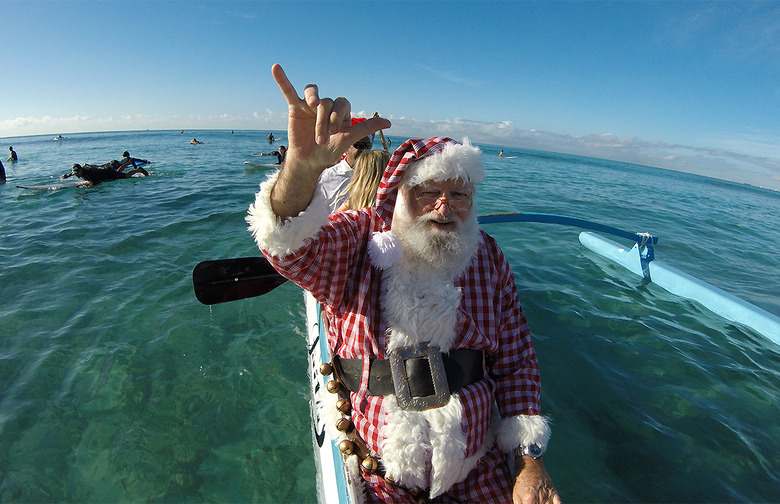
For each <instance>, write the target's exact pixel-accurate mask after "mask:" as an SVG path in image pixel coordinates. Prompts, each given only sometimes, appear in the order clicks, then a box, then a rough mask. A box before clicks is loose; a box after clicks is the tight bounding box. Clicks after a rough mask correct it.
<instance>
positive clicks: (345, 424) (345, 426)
mask: <svg viewBox="0 0 780 504" xmlns="http://www.w3.org/2000/svg"><path fill="white" fill-rule="evenodd" d="M336 428H337V429H338V430H340V431H341V432H352V421H351V420H350V419H349V418H339V420H338V421H337V422H336Z"/></svg>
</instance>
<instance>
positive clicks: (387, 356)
mask: <svg viewBox="0 0 780 504" xmlns="http://www.w3.org/2000/svg"><path fill="white" fill-rule="evenodd" d="M272 72H273V76H274V78H275V80H276V82H277V84H278V85H279V87H280V89H281V90H282V93H283V94H284V96H285V98H286V100H287V103H288V106H289V108H288V110H289V117H288V138H289V144H288V150H287V159H286V161H285V164H284V165H283V166H282V168H281V169H280V170H279V171H278V172H276V173H274V174H272V175H270V176H269V177H268V179H267V180H266V181H265V182H263V183H262V184H261V186H260V191H259V192H258V193H257V195H256V198H255V202H254V203H253V204H252V205H251V206H250V208H249V211H248V215H247V222H248V223H249V225H250V227H249V229H250V231H251V232H252V234H253V235H254V238H255V240H256V241H257V243H258V245H259V247H260V249H261V250H262V252H263V254H264V255H265V257H266V258H267V259H268V261H269V262H270V263H271V264H272V265H273V266H274V268H275V269H276V270H277V271H279V273H281V274H282V275H283V276H284V277H286V278H288V279H290V280H292V281H293V282H295V283H297V284H298V285H299V286H301V287H302V288H304V289H306V290H308V291H309V292H311V293H312V295H313V296H314V297H315V298H316V299H317V300H318V301H320V302H321V303H323V304H325V305H326V309H327V311H328V320H329V321H330V325H329V329H328V346H329V348H330V350H331V354H332V355H334V356H335V357H334V360H333V363H332V364H333V367H334V368H335V369H336V372H335V373H334V374H333V376H334V377H335V381H336V383H337V384H338V387H335V390H334V391H335V392H336V393H334V394H325V395H326V396H329V397H330V398H331V399H330V402H332V406H331V407H330V408H329V409H330V411H332V414H333V416H332V418H331V420H330V421H329V422H328V425H329V429H330V430H331V431H333V433H334V436H335V437H336V439H340V440H341V443H340V447H343V448H342V449H343V453H344V454H345V460H346V465H347V467H348V468H350V472H351V473H352V477H351V478H350V480H351V481H352V482H353V483H354V484H355V485H357V487H356V489H355V490H356V491H355V492H354V494H355V495H356V496H357V498H360V499H361V500H363V499H364V500H365V501H367V502H393V503H407V504H412V503H416V502H429V501H431V502H491V503H493V502H502V503H509V502H514V503H515V504H520V503H523V504H531V503H545V504H560V502H561V499H560V497H559V495H558V492H557V491H556V489H555V486H554V485H553V482H552V480H551V479H550V477H549V475H548V473H547V471H546V469H545V467H544V463H543V459H542V454H543V452H544V450H545V449H546V447H547V443H548V441H549V438H550V427H549V425H548V422H547V420H546V419H545V418H544V417H542V416H541V407H540V393H541V388H540V381H539V367H538V362H537V358H536V354H535V351H534V347H533V341H532V339H531V335H530V332H529V329H528V324H527V323H526V319H525V316H524V314H523V310H522V308H521V306H520V304H519V299H518V292H517V287H516V285H515V279H514V276H513V274H512V271H511V269H510V266H509V263H508V261H507V260H506V258H505V256H504V255H503V252H502V251H501V249H500V248H499V247H498V245H497V243H496V241H495V240H494V239H493V238H492V237H490V236H489V235H488V234H487V233H485V232H484V231H482V230H480V229H479V225H478V224H477V219H476V215H477V213H476V211H475V209H474V193H475V190H476V184H478V183H479V182H481V181H482V180H483V178H484V176H485V170H484V167H483V164H482V154H481V151H480V150H479V149H478V148H477V147H475V146H473V145H471V144H470V143H469V142H468V141H467V140H466V141H464V142H463V143H459V142H455V141H454V140H452V139H450V138H445V137H433V138H429V139H414V140H407V141H406V142H404V143H403V144H402V145H401V146H400V147H398V149H397V150H396V151H395V152H394V153H393V156H392V157H391V158H390V162H389V163H388V165H387V168H386V169H385V171H384V174H383V177H382V181H381V182H380V184H379V190H378V191H377V201H376V205H375V206H373V207H368V208H362V209H359V210H350V211H346V212H338V213H335V214H331V215H329V212H328V211H327V209H326V207H325V205H324V204H320V203H318V201H320V200H317V199H314V200H313V199H312V195H313V194H314V191H315V187H316V184H317V179H318V177H319V174H320V173H321V172H322V171H323V170H325V168H326V167H328V166H332V165H333V163H334V162H336V161H337V160H338V159H339V157H340V156H341V153H343V152H344V151H345V150H346V149H347V148H348V147H349V146H350V145H352V144H354V143H355V142H356V141H358V140H359V139H360V138H363V137H365V136H366V135H370V134H372V133H373V132H376V131H378V130H380V129H383V128H389V127H390V122H389V121H388V120H387V119H383V118H379V117H377V118H371V119H369V120H368V121H364V122H361V123H357V124H355V125H351V124H350V109H351V105H350V103H349V101H347V100H346V99H345V98H343V97H342V98H337V99H335V100H332V99H330V98H320V96H319V90H318V88H317V86H316V85H314V84H310V85H308V86H306V88H305V90H304V98H303V99H301V98H300V97H299V96H298V93H297V92H296V90H295V88H294V87H293V85H292V84H291V83H290V81H289V80H288V78H287V76H286V75H285V73H284V71H283V70H282V68H281V67H280V66H279V65H274V66H273V68H272ZM326 372H327V371H326ZM339 398H341V399H343V400H344V401H346V402H337V400H338V399H339ZM326 400H328V398H326ZM337 405H338V409H337ZM336 423H338V425H339V427H335V428H334V427H333V425H334V424H336ZM512 465H513V466H514V467H513V468H512V467H511V466H512Z"/></svg>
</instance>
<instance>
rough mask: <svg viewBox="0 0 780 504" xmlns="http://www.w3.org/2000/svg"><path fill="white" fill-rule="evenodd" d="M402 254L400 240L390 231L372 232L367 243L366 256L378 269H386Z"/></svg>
mask: <svg viewBox="0 0 780 504" xmlns="http://www.w3.org/2000/svg"><path fill="white" fill-rule="evenodd" d="M402 255H403V247H402V245H401V240H399V239H398V237H397V236H396V235H395V233H393V232H392V231H384V232H381V233H374V234H373V235H372V236H371V241H370V242H369V243H368V257H369V258H370V259H371V264H373V265H374V266H375V267H376V268H379V269H380V270H386V269H387V268H389V267H390V266H392V265H393V264H394V263H395V262H396V261H397V260H399V259H400V258H401V256H402Z"/></svg>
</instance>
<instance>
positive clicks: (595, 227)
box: [478, 212, 658, 280]
mask: <svg viewBox="0 0 780 504" xmlns="http://www.w3.org/2000/svg"><path fill="white" fill-rule="evenodd" d="M478 221H479V223H480V224H498V223H502V222H541V223H543V224H561V225H564V226H574V227H578V228H582V229H590V230H591V231H599V232H601V233H607V234H611V235H614V236H619V237H621V238H625V239H627V240H631V241H633V242H634V243H636V246H637V248H638V249H639V263H640V266H641V267H642V276H643V277H645V278H646V279H648V280H650V269H649V267H648V265H649V264H650V261H652V260H653V259H655V253H654V251H653V245H655V244H657V243H658V237H657V236H655V235H651V234H650V233H632V232H630V231H623V230H622V229H618V228H616V227H612V226H607V225H605V224H599V223H598V222H593V221H589V220H585V219H578V218H576V217H568V216H566V215H555V214H544V213H534V212H516V213H495V214H487V215H480V216H479V217H478Z"/></svg>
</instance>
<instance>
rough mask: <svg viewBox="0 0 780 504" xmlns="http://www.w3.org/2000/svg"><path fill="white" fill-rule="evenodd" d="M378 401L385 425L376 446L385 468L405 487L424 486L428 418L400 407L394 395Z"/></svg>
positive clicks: (428, 447) (427, 452)
mask: <svg viewBox="0 0 780 504" xmlns="http://www.w3.org/2000/svg"><path fill="white" fill-rule="evenodd" d="M382 404H383V409H384V412H385V426H384V428H383V429H382V435H383V436H384V438H383V439H382V441H380V448H381V450H382V464H383V465H384V466H385V472H386V473H387V475H388V476H389V477H390V478H391V479H392V480H394V481H396V482H398V483H399V484H401V485H403V486H405V487H407V488H428V475H427V473H428V460H429V458H430V452H431V444H430V441H429V439H428V431H429V428H430V427H429V425H428V422H427V421H426V419H425V417H424V416H423V415H421V414H420V413H419V412H416V411H404V410H402V409H401V408H400V406H398V401H397V400H396V398H395V396H394V395H388V396H386V397H385V400H384V401H383V403H382Z"/></svg>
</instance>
